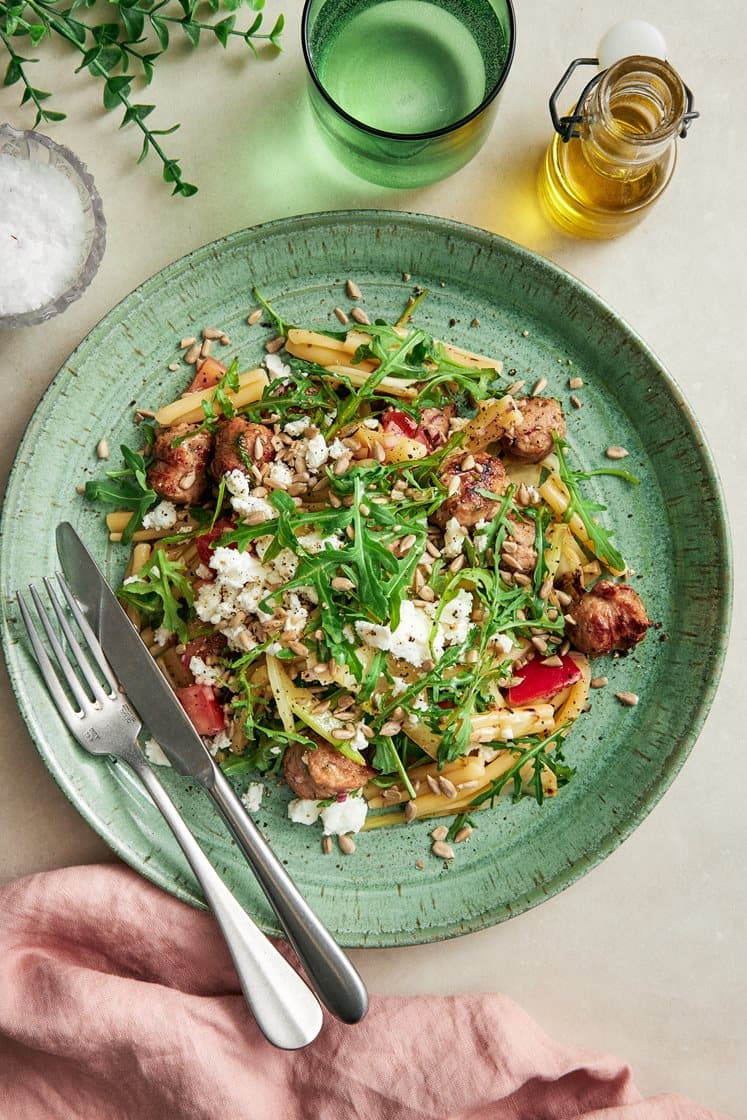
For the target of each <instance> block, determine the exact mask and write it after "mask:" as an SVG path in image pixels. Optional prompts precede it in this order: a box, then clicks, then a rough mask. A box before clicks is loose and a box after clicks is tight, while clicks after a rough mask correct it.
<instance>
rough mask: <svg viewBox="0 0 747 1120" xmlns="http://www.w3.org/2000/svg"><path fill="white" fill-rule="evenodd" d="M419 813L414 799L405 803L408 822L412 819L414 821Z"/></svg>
mask: <svg viewBox="0 0 747 1120" xmlns="http://www.w3.org/2000/svg"><path fill="white" fill-rule="evenodd" d="M417 815H418V809H417V806H416V804H415V802H414V801H408V802H407V804H406V805H405V820H406V821H407V823H408V824H409V823H410V821H414V820H415V818H416V817H417Z"/></svg>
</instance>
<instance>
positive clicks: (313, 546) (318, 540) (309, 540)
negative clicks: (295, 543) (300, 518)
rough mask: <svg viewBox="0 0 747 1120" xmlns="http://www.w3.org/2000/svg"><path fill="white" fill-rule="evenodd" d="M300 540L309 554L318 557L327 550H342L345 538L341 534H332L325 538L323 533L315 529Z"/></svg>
mask: <svg viewBox="0 0 747 1120" xmlns="http://www.w3.org/2000/svg"><path fill="white" fill-rule="evenodd" d="M298 539H299V540H300V542H301V544H302V545H303V547H304V548H305V549H306V551H307V552H311V553H313V555H314V556H316V555H317V553H319V552H324V550H325V548H342V542H343V539H344V538H343V536H342V534H341V533H332V534H331V535H330V536H329V537H323V536H322V535H321V533H319V532H317V530H316V529H313V530H312V531H311V532H310V533H305V534H304V535H303V536H301V537H299V538H298Z"/></svg>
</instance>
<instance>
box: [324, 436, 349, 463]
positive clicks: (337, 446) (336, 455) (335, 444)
mask: <svg viewBox="0 0 747 1120" xmlns="http://www.w3.org/2000/svg"><path fill="white" fill-rule="evenodd" d="M349 454H350V452H349V451H348V449H347V447H346V446H345V444H344V443H343V442H342V440H341V439H333V440H332V442H331V443H330V445H329V457H330V459H342V457H343V455H349Z"/></svg>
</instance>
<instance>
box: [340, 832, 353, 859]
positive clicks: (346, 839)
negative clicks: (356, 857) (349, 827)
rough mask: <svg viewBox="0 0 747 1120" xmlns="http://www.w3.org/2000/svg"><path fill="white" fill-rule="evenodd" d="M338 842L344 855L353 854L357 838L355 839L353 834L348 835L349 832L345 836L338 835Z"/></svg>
mask: <svg viewBox="0 0 747 1120" xmlns="http://www.w3.org/2000/svg"><path fill="white" fill-rule="evenodd" d="M337 843H338V845H339V847H340V851H341V852H342V853H343V854H344V855H346V856H352V854H353V852H354V851H355V840H353V837H352V836H348V835H347V833H346V834H345V835H344V836H338V837H337Z"/></svg>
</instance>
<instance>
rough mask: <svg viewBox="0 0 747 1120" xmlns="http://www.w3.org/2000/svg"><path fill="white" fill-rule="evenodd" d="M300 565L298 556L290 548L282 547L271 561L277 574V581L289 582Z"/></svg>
mask: <svg viewBox="0 0 747 1120" xmlns="http://www.w3.org/2000/svg"><path fill="white" fill-rule="evenodd" d="M297 567H298V557H297V556H296V554H295V552H291V550H290V549H289V548H282V549H281V550H280V552H279V553H278V554H277V556H276V557H275V559H274V560H273V561H272V563H271V568H272V571H273V573H274V574H275V575H276V576H277V579H275V580H274V582H275V583H288V582H289V581H290V580H292V579H293V577H294V575H295V574H296V568H297Z"/></svg>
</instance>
